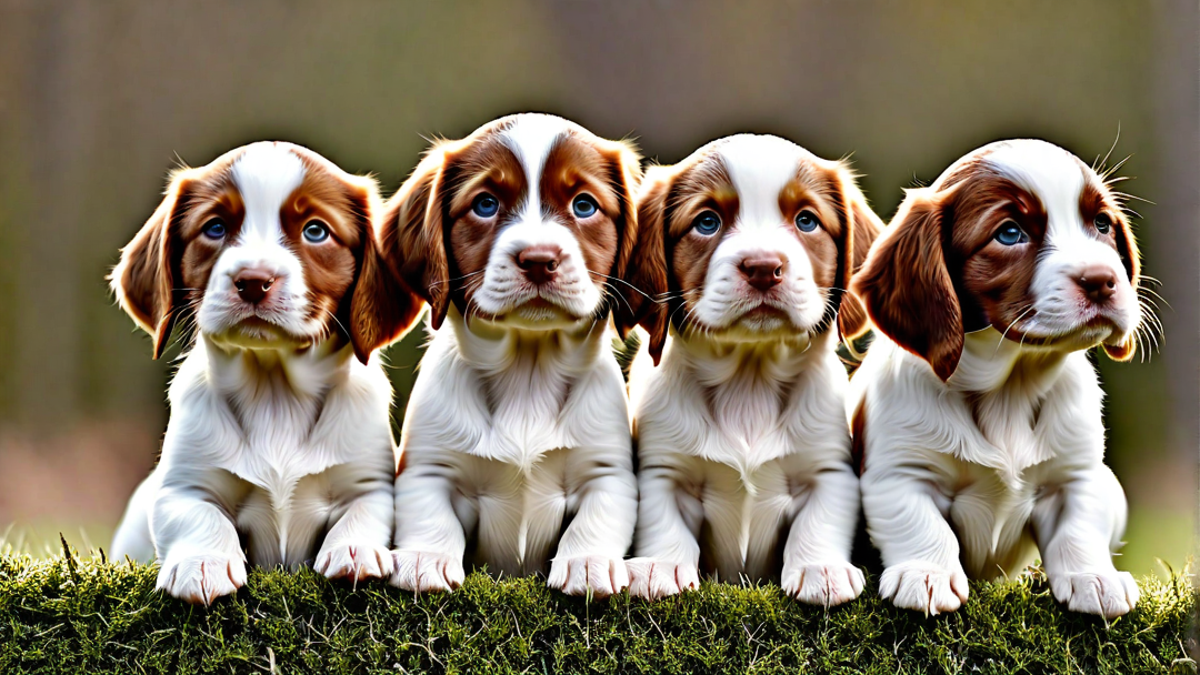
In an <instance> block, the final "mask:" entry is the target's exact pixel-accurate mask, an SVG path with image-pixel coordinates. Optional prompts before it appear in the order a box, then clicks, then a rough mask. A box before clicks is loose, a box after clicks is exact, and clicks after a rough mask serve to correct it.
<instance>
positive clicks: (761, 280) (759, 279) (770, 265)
mask: <svg viewBox="0 0 1200 675" xmlns="http://www.w3.org/2000/svg"><path fill="white" fill-rule="evenodd" d="M738 269H739V270H741V271H742V275H743V276H745V277H746V281H748V282H749V283H750V285H751V286H753V287H755V288H757V289H758V290H760V291H762V292H763V293H766V292H767V291H769V290H771V289H772V288H774V287H775V286H778V285H779V283H780V282H782V281H783V258H782V257H780V256H779V255H776V254H760V255H755V256H751V257H748V258H746V259H745V260H743V261H742V262H741V264H739V265H738Z"/></svg>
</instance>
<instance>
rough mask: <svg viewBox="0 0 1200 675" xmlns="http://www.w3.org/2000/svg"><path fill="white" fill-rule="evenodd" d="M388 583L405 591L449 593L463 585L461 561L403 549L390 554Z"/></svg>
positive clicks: (454, 557)
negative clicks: (390, 563)
mask: <svg viewBox="0 0 1200 675" xmlns="http://www.w3.org/2000/svg"><path fill="white" fill-rule="evenodd" d="M391 555H392V563H393V565H394V569H393V571H392V579H391V584H392V585H393V586H397V587H399V588H403V589H404V590H406V591H413V592H415V593H427V592H431V591H452V590H454V589H456V588H458V587H459V586H462V582H463V579H465V578H466V575H465V574H463V566H462V559H461V558H458V557H456V556H451V555H446V554H445V553H430V552H428V551H414V550H412V549H402V550H399V551H392V552H391Z"/></svg>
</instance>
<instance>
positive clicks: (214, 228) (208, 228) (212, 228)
mask: <svg viewBox="0 0 1200 675" xmlns="http://www.w3.org/2000/svg"><path fill="white" fill-rule="evenodd" d="M200 231H201V232H203V233H204V236H206V237H208V238H209V239H220V238H221V237H224V236H225V222H224V221H222V220H221V219H220V218H213V219H212V220H210V221H208V222H207V223H205V224H204V227H203V228H202V229H201V230H200Z"/></svg>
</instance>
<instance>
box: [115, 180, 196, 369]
mask: <svg viewBox="0 0 1200 675" xmlns="http://www.w3.org/2000/svg"><path fill="white" fill-rule="evenodd" d="M189 171H190V170H183V171H180V172H176V173H175V174H174V175H173V176H172V178H171V182H170V185H169V186H168V187H167V192H166V194H165V196H164V197H163V200H162V202H161V203H159V205H158V208H157V209H155V210H154V214H153V215H151V216H150V219H149V220H147V221H146V223H145V224H144V225H142V229H140V230H138V233H137V234H136V235H135V236H134V237H133V240H132V241H130V242H129V243H128V244H126V245H125V247H124V248H122V249H121V260H120V262H118V263H117V265H116V267H114V268H113V270H112V272H111V273H110V274H109V275H108V281H109V286H110V287H111V288H112V290H113V293H115V294H116V296H117V302H118V303H119V304H120V305H121V309H123V310H125V313H126V314H128V315H129V316H130V317H132V318H133V320H134V321H135V322H136V323H137V325H138V326H140V327H141V328H142V329H143V330H145V331H146V332H147V333H149V334H150V335H151V337H153V338H154V358H155V359H157V358H159V357H160V356H162V354H163V351H164V350H166V348H167V342H168V340H169V339H170V337H171V330H172V328H174V326H175V319H176V318H177V314H178V312H177V311H176V310H177V309H179V307H180V306H181V300H182V295H183V292H182V291H180V292H176V291H175V271H174V268H175V264H174V259H173V248H174V247H173V245H172V241H171V240H172V236H173V235H172V229H173V226H174V223H176V222H178V220H179V217H180V215H181V214H180V213H178V212H177V211H180V210H181V209H182V208H183V207H182V205H183V204H185V203H186V196H185V194H186V192H187V187H188V178H187V173H188V172H189Z"/></svg>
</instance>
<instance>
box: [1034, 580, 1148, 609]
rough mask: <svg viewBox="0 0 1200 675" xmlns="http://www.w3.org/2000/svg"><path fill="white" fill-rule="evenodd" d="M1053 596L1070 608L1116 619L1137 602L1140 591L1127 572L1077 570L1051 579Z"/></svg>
mask: <svg viewBox="0 0 1200 675" xmlns="http://www.w3.org/2000/svg"><path fill="white" fill-rule="evenodd" d="M1050 588H1051V590H1053V591H1054V597H1055V598H1056V599H1057V600H1058V601H1059V602H1061V603H1065V604H1066V605H1067V609H1069V610H1071V611H1072V612H1081V613H1083V614H1096V615H1099V616H1102V617H1104V618H1105V619H1115V618H1117V617H1118V616H1122V615H1124V614H1128V613H1129V610H1131V609H1133V607H1134V605H1136V604H1137V601H1138V597H1139V596H1140V591H1138V587H1137V582H1135V581H1134V580H1133V576H1132V575H1131V574H1129V572H1118V571H1116V570H1111V571H1106V572H1079V573H1076V574H1060V575H1057V576H1056V577H1054V578H1052V579H1051V580H1050Z"/></svg>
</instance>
